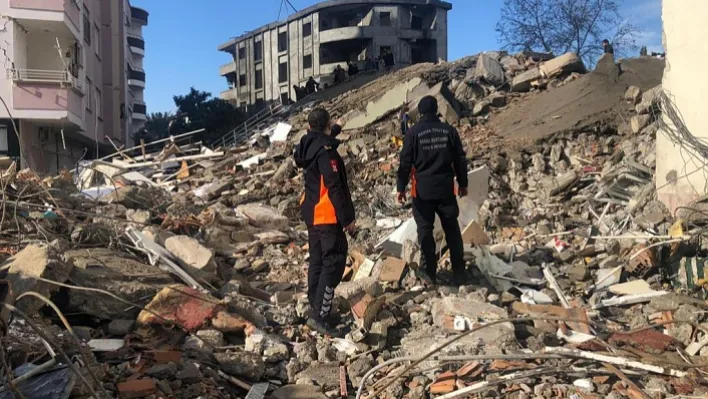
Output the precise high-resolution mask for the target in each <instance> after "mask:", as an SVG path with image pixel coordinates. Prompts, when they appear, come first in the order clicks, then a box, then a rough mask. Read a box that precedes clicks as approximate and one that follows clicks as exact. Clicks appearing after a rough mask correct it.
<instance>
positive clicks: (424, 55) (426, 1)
mask: <svg viewBox="0 0 708 399" xmlns="http://www.w3.org/2000/svg"><path fill="white" fill-rule="evenodd" d="M451 8H452V5H451V4H450V3H446V2H444V1H439V0H432V1H430V0H394V1H391V0H375V1H352V0H330V1H323V2H321V3H318V4H316V5H314V6H311V7H308V8H306V9H304V10H301V11H299V12H296V13H294V14H292V15H290V16H289V17H288V18H287V20H285V21H279V22H274V23H271V24H268V25H264V26H262V27H260V28H258V29H255V30H253V31H251V32H248V33H246V34H244V35H241V36H239V37H236V38H233V39H231V40H229V41H228V42H226V43H224V44H222V45H220V46H219V50H220V51H224V52H227V53H229V54H230V55H231V56H232V57H233V61H232V62H229V63H228V64H225V65H222V66H221V68H220V74H221V75H222V76H224V77H226V79H227V82H228V83H229V87H230V89H229V90H226V91H224V92H222V93H221V98H222V99H224V100H228V101H231V102H233V103H235V104H237V105H238V106H240V107H246V106H247V108H248V109H253V108H255V109H256V110H259V109H261V108H263V107H264V106H265V105H266V104H267V103H270V102H273V101H282V102H283V103H288V102H289V100H290V99H295V93H294V92H293V89H292V87H293V85H302V84H304V83H305V81H307V80H308V79H309V78H310V77H314V78H315V79H317V80H318V81H319V82H320V84H321V85H324V84H325V83H329V84H331V83H332V81H333V77H332V74H333V73H334V69H335V68H336V67H337V66H341V67H343V68H345V69H346V68H347V62H350V61H351V62H354V63H358V64H359V67H360V69H361V70H364V63H365V61H366V59H367V58H368V57H371V58H372V59H374V58H377V57H379V56H381V55H383V54H386V53H388V52H392V53H393V56H394V61H395V63H396V64H398V65H410V64H416V63H420V62H438V61H439V60H442V61H445V60H447V52H448V49H447V46H448V45H447V12H448V11H449V10H450V9H451Z"/></svg>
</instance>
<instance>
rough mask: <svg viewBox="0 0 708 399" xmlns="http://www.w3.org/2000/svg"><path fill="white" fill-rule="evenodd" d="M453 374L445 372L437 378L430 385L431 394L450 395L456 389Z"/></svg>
mask: <svg viewBox="0 0 708 399" xmlns="http://www.w3.org/2000/svg"><path fill="white" fill-rule="evenodd" d="M455 381H456V379H455V374H454V373H452V372H451V371H446V372H444V373H442V374H440V375H439V376H438V378H436V379H435V381H433V383H432V384H431V385H430V393H431V394H441V393H450V392H452V391H454V390H455V389H456V384H455Z"/></svg>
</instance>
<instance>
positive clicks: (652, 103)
mask: <svg viewBox="0 0 708 399" xmlns="http://www.w3.org/2000/svg"><path fill="white" fill-rule="evenodd" d="M662 92H663V88H662V86H661V85H658V86H655V87H654V88H651V89H649V90H647V91H645V92H644V94H642V101H640V102H639V104H637V106H636V107H635V110H636V111H637V113H638V114H640V115H641V114H650V113H653V112H654V111H656V110H657V108H658V106H659V102H660V100H661V94H662Z"/></svg>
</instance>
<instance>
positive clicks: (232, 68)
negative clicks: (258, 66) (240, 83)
mask: <svg viewBox="0 0 708 399" xmlns="http://www.w3.org/2000/svg"><path fill="white" fill-rule="evenodd" d="M230 73H236V62H234V61H231V62H229V63H228V64H224V65H222V66H221V67H219V75H221V76H226V75H228V74H230Z"/></svg>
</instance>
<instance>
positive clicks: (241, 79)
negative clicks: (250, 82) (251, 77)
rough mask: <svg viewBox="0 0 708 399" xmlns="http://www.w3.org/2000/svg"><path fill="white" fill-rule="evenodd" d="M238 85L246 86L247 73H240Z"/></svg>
mask: <svg viewBox="0 0 708 399" xmlns="http://www.w3.org/2000/svg"><path fill="white" fill-rule="evenodd" d="M238 85H239V86H241V87H243V86H246V74H245V73H244V74H241V75H238Z"/></svg>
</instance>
